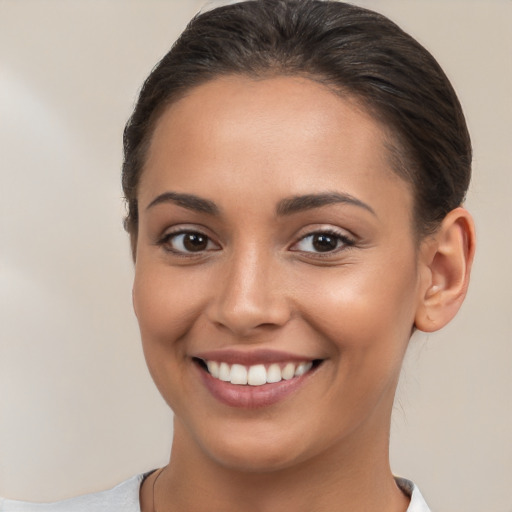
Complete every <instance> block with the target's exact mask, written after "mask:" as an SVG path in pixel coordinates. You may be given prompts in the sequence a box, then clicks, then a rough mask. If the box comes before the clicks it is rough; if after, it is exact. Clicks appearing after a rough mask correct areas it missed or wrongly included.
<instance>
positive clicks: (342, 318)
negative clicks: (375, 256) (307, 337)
mask: <svg viewBox="0 0 512 512" xmlns="http://www.w3.org/2000/svg"><path fill="white" fill-rule="evenodd" d="M392 261H393V260H392ZM397 268H399V269H400V272H399V273H398V272H397V271H396V269H397ZM308 282H309V284H310V285H313V286H310V287H309V290H308V293H307V295H308V297H307V301H306V300H304V301H303V304H306V303H307V304H308V307H307V308H304V311H305V313H304V315H305V316H307V317H308V320H309V322H310V323H311V324H312V325H314V326H315V329H316V330H318V331H322V332H323V333H324V335H325V336H326V337H327V338H329V339H331V340H332V341H333V344H334V345H335V346H336V347H337V350H338V351H339V353H340V354H341V353H344V352H345V353H352V354H353V355H354V357H356V355H358V356H359V357H361V358H363V357H365V356H367V355H369V354H372V353H375V354H377V353H380V355H381V356H382V355H384V354H387V357H388V358H389V357H393V354H395V356H396V357H400V358H401V355H402V353H403V351H404V350H405V347H406V345H407V342H408V340H409V337H410V334H411V330H412V326H413V322H414V314H415V309H416V303H417V295H418V293H417V273H416V266H415V261H414V259H412V258H410V259H406V258H402V259H401V261H399V262H397V263H396V266H395V265H384V264H383V262H382V261H380V262H376V264H372V262H371V261H367V262H366V264H365V265H361V266H358V267H357V268H356V266H354V267H352V268H350V267H347V268H340V269H333V272H325V273H324V274H322V273H318V275H317V276H315V278H314V279H309V280H308ZM305 292H306V291H305V290H304V293H305Z"/></svg>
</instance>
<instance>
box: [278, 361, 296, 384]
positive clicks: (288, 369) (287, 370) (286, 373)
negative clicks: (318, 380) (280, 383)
mask: <svg viewBox="0 0 512 512" xmlns="http://www.w3.org/2000/svg"><path fill="white" fill-rule="evenodd" d="M281 375H282V377H283V379H285V380H290V379H293V376H294V375H295V365H294V364H293V363H287V364H286V366H285V367H284V368H283V370H282V371H281Z"/></svg>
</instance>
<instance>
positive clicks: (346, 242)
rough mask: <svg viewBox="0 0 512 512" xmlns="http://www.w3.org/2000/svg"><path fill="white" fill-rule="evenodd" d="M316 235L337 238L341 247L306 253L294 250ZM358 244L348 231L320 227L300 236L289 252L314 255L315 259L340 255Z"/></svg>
mask: <svg viewBox="0 0 512 512" xmlns="http://www.w3.org/2000/svg"><path fill="white" fill-rule="evenodd" d="M315 235H329V236H332V237H335V238H337V239H338V240H339V241H341V247H336V248H335V249H333V250H332V251H325V252H323V251H306V250H302V249H294V247H296V246H297V245H298V244H299V243H300V242H303V241H304V240H306V239H307V238H309V237H313V236H315ZM356 242H357V239H356V237H355V236H354V235H352V234H350V233H348V232H347V231H346V230H341V229H339V228H335V227H333V226H323V227H322V226H318V227H317V228H310V229H308V231H307V232H305V233H304V234H302V235H300V236H299V238H298V239H297V240H296V241H295V242H294V243H293V244H292V245H291V246H290V248H289V250H291V251H292V252H300V253H303V254H308V255H314V256H315V257H329V256H331V255H334V254H338V253H339V252H341V251H344V250H346V249H348V248H350V247H352V246H354V245H355V244H356Z"/></svg>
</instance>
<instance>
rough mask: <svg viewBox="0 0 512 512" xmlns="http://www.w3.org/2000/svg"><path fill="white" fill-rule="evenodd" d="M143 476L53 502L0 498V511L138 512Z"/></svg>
mask: <svg viewBox="0 0 512 512" xmlns="http://www.w3.org/2000/svg"><path fill="white" fill-rule="evenodd" d="M144 476H145V475H143V474H141V475H136V476H134V477H132V478H130V479H129V480H126V481H125V482H122V483H120V484H119V485H117V486H116V487H114V488H112V489H109V490H107V491H102V492H97V493H93V494H85V495H83V496H78V497H77V498H71V499H68V500H63V501H56V502H54V503H29V502H25V501H15V500H6V499H2V498H0V512H140V503H139V490H140V484H141V482H142V480H143V479H144Z"/></svg>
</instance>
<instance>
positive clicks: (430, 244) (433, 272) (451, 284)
mask: <svg viewBox="0 0 512 512" xmlns="http://www.w3.org/2000/svg"><path fill="white" fill-rule="evenodd" d="M420 252H421V255H420V258H421V259H420V265H421V269H420V271H421V274H422V289H421V294H422V295H421V297H420V303H419V305H418V308H417V311H416V316H415V326H416V328H418V329H419V330H421V331H425V332H433V331H437V330H438V329H440V328H441V327H443V326H445V325H446V324H447V323H448V322H450V320H451V319H452V318H453V317H454V316H455V315H456V313H457V311H458V310H459V308H460V306H461V304H462V302H463V301H464V297H465V296H466V292H467V289H468V284H469V274H470V271H471V264H472V262H473V256H474V254H475V227H474V223H473V219H472V218H471V215H470V214H469V213H468V211H467V210H465V209H464V208H462V207H460V208H455V210H452V211H451V212H450V213H448V215H447V216H446V217H445V218H444V220H443V222H442V223H441V226H440V227H439V229H438V230H437V231H436V233H435V234H434V235H433V236H432V237H427V239H426V240H425V241H424V242H423V243H422V246H421V248H420Z"/></svg>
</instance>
